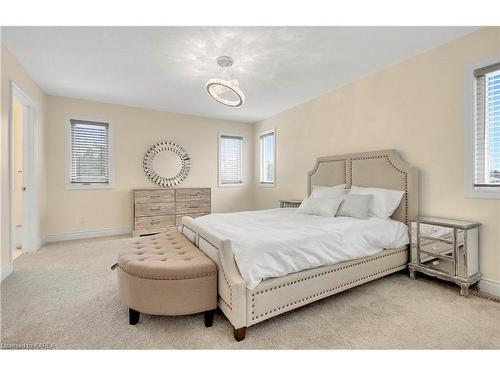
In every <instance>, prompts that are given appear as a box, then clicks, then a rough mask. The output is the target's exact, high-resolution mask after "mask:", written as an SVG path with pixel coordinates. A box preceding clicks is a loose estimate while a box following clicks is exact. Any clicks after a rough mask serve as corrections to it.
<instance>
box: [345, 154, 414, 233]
mask: <svg viewBox="0 0 500 375" xmlns="http://www.w3.org/2000/svg"><path fill="white" fill-rule="evenodd" d="M369 159H386V160H387V162H388V163H389V165H390V166H391V167H392V168H394V169H395V170H396V171H397V172H399V173H402V174H404V176H405V195H404V198H405V212H404V218H405V224H406V225H409V218H408V173H407V172H405V171H402V170H401V169H399V168H398V167H396V166H395V165H394V164H393V163H392V162H391V159H390V158H389V156H388V155H379V156H365V157H360V158H352V159H350V160H351V163H352V160H369ZM351 184H352V164H351Z"/></svg>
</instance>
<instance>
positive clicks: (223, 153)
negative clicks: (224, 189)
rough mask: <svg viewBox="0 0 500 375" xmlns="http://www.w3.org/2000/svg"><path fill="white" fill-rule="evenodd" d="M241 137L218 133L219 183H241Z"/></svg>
mask: <svg viewBox="0 0 500 375" xmlns="http://www.w3.org/2000/svg"><path fill="white" fill-rule="evenodd" d="M242 159H243V137H239V136H232V135H220V139H219V184H220V185H235V184H242V183H243V162H242Z"/></svg>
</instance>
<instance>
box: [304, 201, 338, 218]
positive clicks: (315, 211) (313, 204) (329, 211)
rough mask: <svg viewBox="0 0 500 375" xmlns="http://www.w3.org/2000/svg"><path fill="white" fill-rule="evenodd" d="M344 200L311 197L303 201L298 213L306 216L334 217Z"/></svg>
mask: <svg viewBox="0 0 500 375" xmlns="http://www.w3.org/2000/svg"><path fill="white" fill-rule="evenodd" d="M340 202H342V198H340V197H337V198H314V197H309V198H306V199H304V200H303V201H302V203H301V204H300V206H299V208H297V213H299V214H305V215H318V216H329V217H334V216H335V214H336V213H337V210H338V208H339V205H340Z"/></svg>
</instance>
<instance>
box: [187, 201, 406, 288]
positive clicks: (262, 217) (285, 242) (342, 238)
mask: <svg viewBox="0 0 500 375" xmlns="http://www.w3.org/2000/svg"><path fill="white" fill-rule="evenodd" d="M195 221H196V222H198V223H200V224H202V225H204V226H206V227H208V228H210V229H211V230H213V231H215V232H217V233H219V234H220V235H221V236H223V237H226V238H228V239H230V240H231V245H232V250H233V254H234V259H235V262H236V265H237V266H238V269H239V271H240V274H241V276H242V278H243V279H244V280H245V282H246V284H247V288H248V289H250V290H253V289H255V287H257V285H259V283H260V282H261V281H262V280H265V279H269V278H274V277H281V276H285V275H288V274H291V273H294V272H299V271H303V270H306V269H310V268H315V267H320V266H326V265H332V264H335V263H339V262H343V261H348V260H353V259H358V258H363V257H366V256H372V255H375V254H377V253H378V252H380V251H382V250H383V249H389V248H400V247H403V246H405V245H407V244H408V228H407V226H406V225H405V224H403V223H401V222H399V221H395V220H391V219H380V218H369V219H364V220H363V219H355V218H348V217H335V218H334V217H323V216H316V215H305V214H300V213H297V212H296V209H295V208H283V209H271V210H262V211H246V212H235V213H226V214H211V215H206V216H202V217H199V218H196V219H195Z"/></svg>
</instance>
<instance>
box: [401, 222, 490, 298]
mask: <svg viewBox="0 0 500 375" xmlns="http://www.w3.org/2000/svg"><path fill="white" fill-rule="evenodd" d="M480 225H481V224H479V223H475V222H469V221H462V220H451V219H442V218H435V217H417V218H415V219H413V220H411V231H410V243H411V262H410V264H409V265H408V268H409V270H410V277H411V278H413V279H414V278H415V272H422V273H424V274H426V275H429V276H434V277H437V278H439V279H443V280H447V281H451V282H454V283H456V284H458V285H459V286H460V294H461V295H462V296H467V295H468V294H469V287H470V286H471V285H473V284H475V283H477V282H478V281H479V279H480V273H479V226H480Z"/></svg>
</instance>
